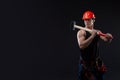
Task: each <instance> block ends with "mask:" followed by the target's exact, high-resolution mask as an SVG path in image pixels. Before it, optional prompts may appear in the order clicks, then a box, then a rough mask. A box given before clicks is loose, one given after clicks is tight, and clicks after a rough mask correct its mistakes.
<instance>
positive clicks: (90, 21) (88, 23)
mask: <svg viewBox="0 0 120 80" xmlns="http://www.w3.org/2000/svg"><path fill="white" fill-rule="evenodd" d="M94 22H95V20H94V19H85V20H84V24H85V26H89V27H92V26H93V25H94Z"/></svg>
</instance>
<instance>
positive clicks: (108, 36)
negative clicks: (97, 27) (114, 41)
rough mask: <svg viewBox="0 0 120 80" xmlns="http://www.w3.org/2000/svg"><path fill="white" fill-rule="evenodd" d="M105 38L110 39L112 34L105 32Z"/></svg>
mask: <svg viewBox="0 0 120 80" xmlns="http://www.w3.org/2000/svg"><path fill="white" fill-rule="evenodd" d="M105 37H106V38H107V39H111V38H112V37H113V36H112V34H110V33H106V36H105Z"/></svg>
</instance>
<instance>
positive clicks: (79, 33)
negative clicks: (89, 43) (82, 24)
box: [77, 30, 86, 36]
mask: <svg viewBox="0 0 120 80" xmlns="http://www.w3.org/2000/svg"><path fill="white" fill-rule="evenodd" d="M85 34H86V32H85V31H84V30H79V31H78V32H77V36H81V35H82V36H83V35H85Z"/></svg>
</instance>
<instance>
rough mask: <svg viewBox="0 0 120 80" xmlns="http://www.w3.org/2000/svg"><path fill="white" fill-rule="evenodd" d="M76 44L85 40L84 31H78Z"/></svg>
mask: <svg viewBox="0 0 120 80" xmlns="http://www.w3.org/2000/svg"><path fill="white" fill-rule="evenodd" d="M77 40H78V44H79V45H80V44H81V43H82V42H83V41H84V40H85V33H84V32H82V31H80V32H78V34H77Z"/></svg>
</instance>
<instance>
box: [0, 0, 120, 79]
mask: <svg viewBox="0 0 120 80" xmlns="http://www.w3.org/2000/svg"><path fill="white" fill-rule="evenodd" d="M3 3H4V4H3ZM117 3H118V2H115V1H114V0H109V1H106V2H104V1H103V0H66V1H65V0H6V1H4V2H1V32H2V33H1V40H2V41H1V47H2V48H1V57H2V58H1V66H2V68H1V70H2V71H1V73H2V75H1V78H3V79H2V80H6V79H12V80H13V79H15V80H48V79H49V80H77V70H78V62H79V56H80V51H79V48H78V44H77V38H76V33H77V30H75V31H73V30H72V29H71V28H70V23H71V21H74V20H75V21H77V24H78V25H82V26H84V24H83V21H82V20H81V18H82V14H83V12H84V11H86V10H91V11H93V12H94V13H95V15H96V22H95V28H96V29H100V30H101V31H103V32H105V33H107V32H109V33H111V34H113V36H114V39H113V41H112V43H111V44H108V43H105V42H102V41H101V44H100V52H101V56H102V58H103V60H104V63H105V64H106V66H107V67H108V72H107V73H106V76H105V79H106V80H119V79H120V78H119V74H120V69H119V67H120V64H119V63H120V59H119V58H120V52H119V47H120V42H119V41H120V34H119V31H120V30H119V29H120V22H119V20H120V16H119V14H120V9H119V8H118V7H119V6H118V5H119V4H117Z"/></svg>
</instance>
